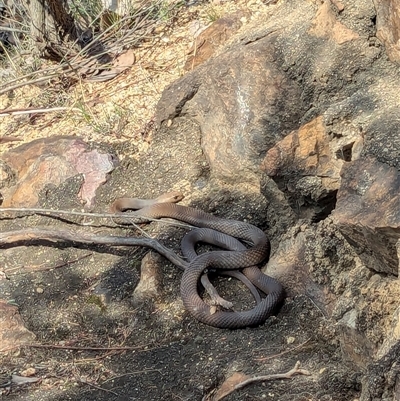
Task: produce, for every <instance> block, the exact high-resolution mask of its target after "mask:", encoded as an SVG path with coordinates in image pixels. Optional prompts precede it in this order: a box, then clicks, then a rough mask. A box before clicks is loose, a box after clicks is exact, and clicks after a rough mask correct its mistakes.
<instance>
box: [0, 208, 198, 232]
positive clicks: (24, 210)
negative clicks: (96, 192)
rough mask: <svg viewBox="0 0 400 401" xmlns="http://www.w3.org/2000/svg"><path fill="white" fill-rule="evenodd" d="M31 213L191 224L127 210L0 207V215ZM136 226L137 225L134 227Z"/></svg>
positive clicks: (187, 225)
mask: <svg viewBox="0 0 400 401" xmlns="http://www.w3.org/2000/svg"><path fill="white" fill-rule="evenodd" d="M7 212H11V213H19V212H22V213H33V214H40V215H45V216H46V215H47V216H57V215H66V216H68V215H69V216H83V217H97V218H104V219H112V220H113V219H116V218H119V219H123V220H132V222H131V224H132V225H135V223H134V222H133V221H134V220H135V219H136V220H140V219H144V220H146V221H158V222H162V223H164V224H169V225H173V226H176V227H186V228H191V227H192V226H191V225H189V224H184V223H179V222H176V221H168V220H161V219H152V218H149V217H143V216H140V214H136V213H129V212H124V213H91V212H76V211H73V210H53V209H41V208H17V207H15V208H14V207H4V208H0V215H1V214H2V213H7ZM0 219H1V217H0ZM85 225H90V224H85ZM136 228H138V227H136Z"/></svg>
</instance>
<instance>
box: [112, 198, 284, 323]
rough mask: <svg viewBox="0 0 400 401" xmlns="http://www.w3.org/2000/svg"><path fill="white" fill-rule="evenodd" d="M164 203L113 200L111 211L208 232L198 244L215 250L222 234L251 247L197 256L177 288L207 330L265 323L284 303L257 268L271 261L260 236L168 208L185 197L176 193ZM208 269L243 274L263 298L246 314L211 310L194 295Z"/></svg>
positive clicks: (236, 224)
mask: <svg viewBox="0 0 400 401" xmlns="http://www.w3.org/2000/svg"><path fill="white" fill-rule="evenodd" d="M165 198H166V199H171V200H165V199H164V198H161V199H160V198H157V199H156V200H154V201H152V202H151V203H150V204H149V203H148V201H146V200H144V201H139V203H138V201H137V199H134V198H119V199H116V200H115V201H114V203H113V204H112V206H111V210H112V211H114V212H124V211H126V210H135V209H139V210H136V212H133V213H130V216H132V215H133V216H134V215H135V214H137V216H140V218H146V217H147V218H149V219H159V218H163V217H169V218H173V219H176V220H179V221H182V222H185V223H188V224H190V225H193V226H196V227H200V228H203V229H206V230H204V232H203V234H202V237H203V240H202V241H204V242H207V243H210V244H216V245H218V244H220V243H221V241H222V242H224V240H223V239H222V240H221V239H220V238H219V236H220V235H221V234H220V233H223V234H225V235H228V236H231V237H234V238H237V239H240V240H242V241H245V242H248V243H250V244H251V247H250V248H246V249H241V250H228V251H227V250H222V251H219V250H218V251H211V252H208V253H204V254H201V255H198V256H196V257H195V258H194V259H193V260H191V261H190V263H189V266H188V267H187V268H186V269H185V270H184V272H183V276H182V280H181V286H180V291H181V297H182V301H183V304H184V306H185V308H186V310H187V311H188V312H189V313H190V314H191V315H192V316H193V317H194V318H196V319H197V320H199V321H200V322H203V323H205V324H207V325H210V326H214V327H218V328H229V329H237V328H243V327H247V326H256V325H259V324H262V323H264V322H265V320H266V319H267V318H268V317H269V316H270V315H271V314H272V313H274V311H275V310H276V309H277V307H278V306H279V305H280V303H281V302H282V301H283V298H284V290H283V287H282V286H281V284H280V283H279V282H277V281H276V280H275V279H273V278H272V277H269V276H267V275H265V274H264V273H262V272H261V270H260V269H259V268H258V267H257V265H259V264H261V263H263V262H265V261H266V260H267V259H268V258H269V253H270V243H269V240H268V238H267V236H266V235H265V234H264V232H263V231H262V230H260V229H259V228H257V227H256V226H253V225H252V224H248V223H246V222H242V221H237V220H228V219H223V218H220V217H216V216H214V215H211V214H209V213H206V212H203V211H202V210H199V209H194V208H191V207H187V206H182V205H177V204H176V203H169V202H178V201H180V200H181V199H182V198H183V196H182V195H179V194H177V193H171V194H166V196H165ZM158 202H162V203H158ZM164 202H166V203H164ZM191 241H192V240H190V239H189V242H190V246H192V247H194V244H193V243H192V242H191ZM183 242H184V241H183ZM210 268H212V269H218V270H223V271H228V270H234V269H243V273H244V275H245V276H246V277H247V278H248V280H250V282H251V283H252V284H253V285H254V286H256V287H257V288H258V289H259V290H261V291H262V292H263V293H264V294H266V296H265V298H263V299H262V300H261V302H259V303H258V304H257V305H256V306H255V307H254V308H253V309H251V310H248V311H240V312H237V311H227V310H218V311H215V312H214V311H212V310H211V308H210V306H209V305H208V304H207V303H205V302H204V301H203V299H202V298H201V297H200V296H199V294H198V292H197V285H198V281H199V280H200V277H201V276H202V274H203V272H204V271H205V270H206V269H210Z"/></svg>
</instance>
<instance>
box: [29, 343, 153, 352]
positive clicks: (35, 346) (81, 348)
mask: <svg viewBox="0 0 400 401" xmlns="http://www.w3.org/2000/svg"><path fill="white" fill-rule="evenodd" d="M22 347H28V348H52V349H66V350H72V351H133V350H138V349H141V348H143V347H146V345H141V346H138V347H78V346H74V345H56V344H24V345H22Z"/></svg>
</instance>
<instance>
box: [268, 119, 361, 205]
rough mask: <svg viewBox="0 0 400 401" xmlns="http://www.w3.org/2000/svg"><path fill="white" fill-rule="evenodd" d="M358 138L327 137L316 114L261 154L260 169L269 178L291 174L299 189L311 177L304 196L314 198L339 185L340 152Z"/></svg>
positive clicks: (342, 153)
mask: <svg viewBox="0 0 400 401" xmlns="http://www.w3.org/2000/svg"><path fill="white" fill-rule="evenodd" d="M361 140H362V138H360V137H359V136H358V135H348V136H343V137H342V138H336V139H335V138H331V137H330V135H329V134H328V132H327V130H326V127H325V124H324V123H323V119H322V117H317V118H316V119H314V120H312V121H311V122H309V123H307V124H305V125H303V126H302V127H301V128H299V129H298V130H297V131H293V132H292V133H290V134H289V135H287V136H286V137H285V138H284V139H282V140H281V141H279V142H277V144H276V145H275V146H274V147H273V148H271V149H270V150H269V151H268V152H267V154H266V155H265V158H264V160H263V162H262V163H261V169H262V170H263V171H264V172H265V173H266V174H267V175H269V176H270V177H282V176H288V177H293V176H295V180H294V181H296V185H298V186H299V188H300V186H301V189H302V191H303V192H305V191H307V185H306V182H305V181H306V180H309V179H310V177H312V178H313V180H314V184H313V186H312V187H313V188H312V191H311V192H310V193H308V194H307V195H310V196H311V198H312V199H314V200H318V199H319V198H321V197H323V196H324V195H326V194H327V193H329V192H332V191H335V190H337V189H338V188H339V185H340V170H341V168H342V165H343V163H344V160H343V159H345V158H346V157H345V155H344V152H345V151H346V150H347V149H351V148H352V146H353V144H354V143H356V142H360V141H361ZM303 177H304V180H303ZM303 184H304V185H303Z"/></svg>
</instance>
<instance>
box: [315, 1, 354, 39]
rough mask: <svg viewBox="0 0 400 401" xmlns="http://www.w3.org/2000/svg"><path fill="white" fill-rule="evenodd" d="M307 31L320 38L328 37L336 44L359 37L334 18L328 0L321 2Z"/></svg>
mask: <svg viewBox="0 0 400 401" xmlns="http://www.w3.org/2000/svg"><path fill="white" fill-rule="evenodd" d="M339 4H340V3H339ZM339 8H340V5H339ZM308 33H309V34H311V35H315V36H317V37H321V38H329V39H330V40H334V41H335V42H336V43H338V44H342V43H345V42H348V41H350V40H354V39H358V38H359V35H358V34H357V32H354V31H352V30H351V29H349V28H347V27H346V26H345V25H343V24H342V23H341V22H339V21H338V20H337V19H336V16H335V12H334V11H333V8H332V3H331V2H330V0H326V1H324V2H323V3H322V4H321V6H320V7H319V10H318V12H317V14H316V16H315V18H314V20H313V22H312V25H311V28H310V29H309V30H308Z"/></svg>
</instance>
